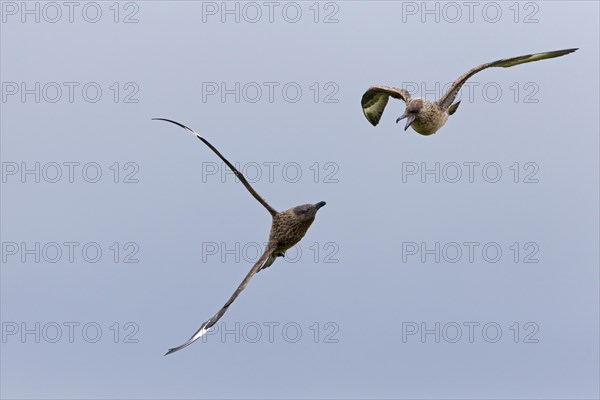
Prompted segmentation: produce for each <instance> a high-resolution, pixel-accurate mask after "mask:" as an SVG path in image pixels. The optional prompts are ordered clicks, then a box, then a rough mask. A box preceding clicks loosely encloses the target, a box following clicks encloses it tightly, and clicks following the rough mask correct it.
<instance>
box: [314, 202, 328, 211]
mask: <svg viewBox="0 0 600 400" xmlns="http://www.w3.org/2000/svg"><path fill="white" fill-rule="evenodd" d="M325 204H327V203H325V202H324V201H320V202H318V203H317V204H315V207H317V210H318V209H319V208H321V207H323V206H324V205H325Z"/></svg>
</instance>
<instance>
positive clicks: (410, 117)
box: [396, 111, 417, 130]
mask: <svg viewBox="0 0 600 400" xmlns="http://www.w3.org/2000/svg"><path fill="white" fill-rule="evenodd" d="M404 118H406V126H405V127H404V130H407V129H408V127H409V126H410V125H411V124H412V123H413V122H415V119H416V118H417V116H416V115H415V114H407V112H406V111H404V114H402V115H401V116H400V117H398V119H397V120H396V123H398V122H400V121H401V120H403V119H404Z"/></svg>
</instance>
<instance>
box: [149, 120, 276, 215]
mask: <svg viewBox="0 0 600 400" xmlns="http://www.w3.org/2000/svg"><path fill="white" fill-rule="evenodd" d="M152 119H153V120H156V121H166V122H170V123H172V124H175V125H177V126H180V127H182V128H183V129H186V130H188V131H189V132H191V133H193V134H194V135H195V136H196V137H197V138H198V139H200V140H201V141H202V142H203V143H204V144H205V145H207V146H208V148H209V149H211V150H212V151H213V152H214V153H215V154H216V155H217V156H218V157H219V158H220V159H221V160H223V162H224V163H225V164H227V166H228V167H229V169H231V170H232V171H233V173H234V174H235V176H236V177H237V178H238V179H239V180H240V182H242V184H243V185H244V187H245V188H246V189H248V191H249V192H250V194H251V195H252V196H253V197H254V198H255V199H256V200H258V202H259V203H260V204H262V205H263V207H265V208H266V209H267V211H268V212H269V213H270V214H271V215H272V216H275V214H277V210H275V209H274V208H273V207H271V206H270V205H269V203H267V201H266V200H265V199H263V198H262V196H261V195H259V194H258V192H257V191H256V190H254V188H253V187H252V186H250V183H248V181H247V180H246V178H245V177H244V175H242V173H241V172H240V171H238V170H237V168H235V167H234V166H233V164H231V163H230V162H229V161H228V160H227V159H226V158H225V157H223V155H222V154H221V153H220V152H219V150H217V149H216V148H215V147H214V146H213V145H212V144H210V143H209V141H208V140H206V139H204V138H203V137H202V136H200V135H199V134H198V133H196V132H195V131H194V130H193V129H191V128H188V127H187V126H185V125H183V124H180V123H179V122H176V121H173V120H170V119H166V118H152Z"/></svg>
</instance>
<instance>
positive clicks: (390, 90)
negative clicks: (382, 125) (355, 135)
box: [360, 86, 410, 126]
mask: <svg viewBox="0 0 600 400" xmlns="http://www.w3.org/2000/svg"><path fill="white" fill-rule="evenodd" d="M390 96H392V97H393V98H395V99H400V100H402V101H404V102H405V103H406V102H407V101H408V100H410V93H408V91H406V90H404V89H399V88H395V87H391V86H371V87H370V88H369V89H367V91H366V92H365V94H363V96H362V99H361V101H360V104H361V106H362V110H363V114H365V117H366V118H367V120H368V121H369V122H370V123H371V125H373V126H377V124H378V123H379V120H380V119H381V115H382V114H383V110H384V109H385V106H386V105H387V103H388V100H389V98H390Z"/></svg>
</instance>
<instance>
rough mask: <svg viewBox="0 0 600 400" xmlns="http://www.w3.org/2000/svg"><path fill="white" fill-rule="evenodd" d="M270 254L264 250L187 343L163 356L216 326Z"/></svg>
mask: <svg viewBox="0 0 600 400" xmlns="http://www.w3.org/2000/svg"><path fill="white" fill-rule="evenodd" d="M272 253H273V250H272V249H271V248H270V247H267V249H266V250H265V252H264V253H263V255H262V256H261V257H260V258H259V259H258V261H257V262H256V264H254V266H253V267H252V269H251V270H250V272H248V275H246V277H245V278H244V280H243V281H242V283H240V286H238V288H237V289H236V290H235V292H233V294H232V295H231V297H230V298H229V300H227V303H225V305H224V306H223V307H222V308H221V309H220V310H219V311H218V312H217V313H216V314H215V315H213V316H212V318H211V319H209V320H208V321H206V322H205V323H203V324H202V326H201V327H200V328H198V330H197V331H196V333H194V334H193V335H192V337H191V338H189V340H188V341H187V342H185V343H183V344H182V345H179V346H177V347H173V348H172V349H169V350H168V351H167V353H166V354H165V356H166V355H169V354H171V353H175V352H176V351H179V350H181V349H183V348H184V347H187V346H189V345H190V344H192V343H194V342H195V341H196V340H198V339H200V338H201V337H202V335H204V334H205V333H206V332H207V331H208V330H209V329H210V328H211V327H212V326H213V325H214V324H216V323H217V321H218V320H219V319H221V317H222V316H223V314H225V312H226V311H227V309H228V308H229V306H230V305H231V303H233V302H234V301H235V299H236V298H237V297H238V296H239V295H240V293H241V292H242V290H244V289H245V288H246V286H247V285H248V282H250V279H252V277H253V276H254V274H256V272H258V270H259V269H260V267H261V266H262V265H263V264H264V263H265V262H266V261H267V260H268V259H269V256H270V255H271V254H272Z"/></svg>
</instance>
